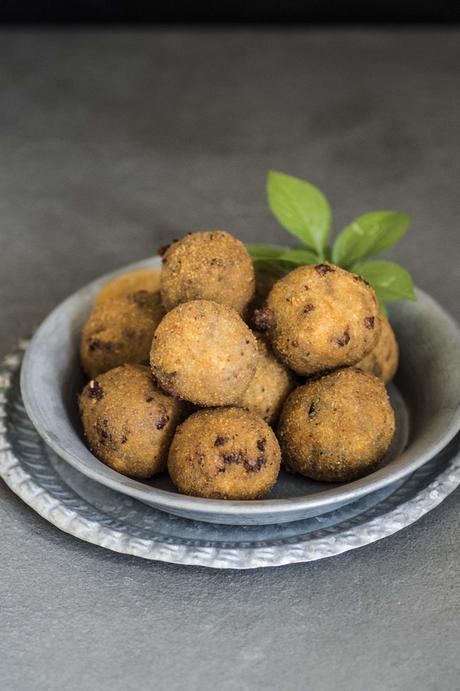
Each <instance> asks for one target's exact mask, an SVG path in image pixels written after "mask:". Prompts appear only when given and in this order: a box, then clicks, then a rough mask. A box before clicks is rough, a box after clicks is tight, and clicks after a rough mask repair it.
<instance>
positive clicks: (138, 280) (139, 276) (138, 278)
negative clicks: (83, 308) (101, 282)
mask: <svg viewBox="0 0 460 691" xmlns="http://www.w3.org/2000/svg"><path fill="white" fill-rule="evenodd" d="M160 273H161V270H160V269H138V270H137V271H130V272H129V273H126V274H123V275H122V276H118V277H117V278H114V279H113V280H112V281H109V283H106V284H105V286H104V287H103V288H101V290H100V291H99V293H98V294H97V296H96V305H99V304H100V303H101V302H103V301H104V300H107V299H109V298H118V297H120V296H122V295H129V293H135V292H136V291H137V290H147V291H148V292H149V293H156V292H157V291H158V290H160Z"/></svg>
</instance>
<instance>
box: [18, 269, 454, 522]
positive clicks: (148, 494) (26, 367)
mask: <svg viewBox="0 0 460 691" xmlns="http://www.w3.org/2000/svg"><path fill="white" fill-rule="evenodd" d="M160 263H161V260H160V258H159V257H158V256H155V257H151V258H149V259H144V260H141V261H138V262H134V263H131V264H128V265H126V266H124V267H121V268H119V269H117V270H115V271H112V272H110V273H108V274H105V275H104V276H100V277H99V278H97V279H95V280H93V281H91V282H90V283H88V284H86V285H85V286H83V287H81V288H80V289H78V290H77V291H75V292H74V293H72V295H70V296H69V297H67V298H66V299H65V300H63V301H62V302H61V303H59V304H58V305H57V306H56V307H55V308H54V309H53V310H52V311H51V312H50V313H49V314H48V315H47V316H46V317H45V319H44V320H43V321H42V322H41V324H40V326H39V327H38V329H37V330H36V332H35V334H34V335H33V337H32V339H31V341H30V343H29V346H28V348H27V350H26V353H25V355H24V359H23V362H22V366H21V373H20V387H21V393H22V398H23V403H24V407H25V410H26V412H27V414H28V416H29V418H30V419H31V421H32V423H33V425H34V427H35V429H36V430H37V432H38V433H39V435H40V436H41V437H42V439H43V440H44V441H45V443H46V444H47V445H48V446H49V447H50V448H51V449H52V450H53V451H54V452H55V453H56V454H57V455H58V456H60V457H61V458H62V459H63V460H65V461H66V462H68V463H69V464H70V465H72V466H73V467H74V468H75V469H76V470H78V471H80V472H81V473H83V474H84V475H86V476H87V477H89V478H90V479H92V480H95V481H96V482H99V483H100V484H102V485H104V486H106V487H109V488H110V489H113V490H115V491H118V492H122V493H123V494H127V495H129V496H132V497H133V498H135V499H139V500H140V501H143V502H146V503H148V504H150V505H154V506H155V507H156V508H159V509H161V510H164V511H167V512H169V513H176V514H182V515H185V513H194V514H195V515H197V514H202V515H203V516H211V515H212V516H215V515H219V514H220V515H221V516H222V517H224V516H226V517H231V516H234V517H235V518H236V517H239V516H240V515H241V514H246V515H248V516H251V517H254V518H257V517H258V516H260V517H262V516H264V515H266V514H267V513H269V514H270V515H274V516H276V515H277V514H279V515H281V514H284V515H287V514H291V513H292V514H296V515H297V516H298V515H299V513H302V512H305V513H307V512H312V511H318V510H321V512H325V511H327V510H328V508H329V507H335V506H337V505H338V504H341V505H343V504H346V503H348V502H350V501H354V500H356V499H359V498H360V497H362V496H364V495H366V494H368V493H370V492H374V491H377V490H379V489H383V488H384V487H387V486H388V485H390V484H392V483H396V482H397V481H398V480H400V479H401V478H403V477H405V476H406V475H409V474H410V473H411V472H413V471H414V470H416V469H417V468H419V467H420V466H421V465H423V464H424V463H426V462H427V461H428V460H430V459H431V458H433V457H434V456H435V455H436V454H437V453H439V451H441V450H442V449H443V448H444V447H445V446H446V444H448V443H449V442H450V441H451V440H452V439H453V437H454V436H455V435H456V433H457V432H458V431H459V429H460V402H459V403H458V405H457V406H456V407H455V409H454V410H453V411H452V416H451V418H450V420H449V422H448V423H447V424H446V427H445V429H444V430H443V432H442V433H441V434H439V435H438V437H437V439H436V440H435V441H434V442H433V443H432V444H429V445H428V446H427V448H426V449H425V450H424V451H421V452H420V453H417V454H416V455H415V457H414V458H412V459H411V460H410V457H411V456H413V455H414V454H413V453H410V450H411V444H409V446H408V447H407V449H406V450H405V451H404V452H403V453H402V454H401V455H400V456H399V457H397V458H396V459H395V460H394V461H392V462H391V464H389V465H387V466H384V467H383V468H380V469H378V470H376V471H374V472H373V473H371V474H369V475H367V476H364V477H362V478H360V479H358V480H354V481H352V482H349V483H346V484H343V485H339V486H334V487H331V488H330V489H325V490H324V491H321V492H318V493H317V494H312V495H304V496H297V497H290V498H274V499H254V500H229V499H206V498H202V497H192V496H188V495H185V494H179V493H173V492H170V491H168V490H164V489H160V488H157V487H154V486H152V485H147V484H145V483H142V482H141V481H139V480H135V479H133V478H130V477H127V476H125V475H121V474H120V473H118V472H116V471H115V470H112V468H110V467H108V466H106V465H105V464H104V463H103V462H102V461H100V460H99V459H98V458H97V457H96V456H94V454H92V453H91V451H90V450H89V449H88V448H87V447H84V448H85V449H86V450H87V452H88V453H89V454H90V455H91V456H92V457H93V459H94V467H93V466H87V465H86V464H85V463H84V462H82V461H81V460H80V459H79V457H78V455H77V454H75V453H74V452H72V451H71V450H69V449H67V448H65V447H64V446H63V445H62V444H60V443H59V441H58V438H54V437H53V435H50V434H49V432H48V431H47V429H46V426H45V425H44V420H43V417H42V415H41V413H40V409H39V408H37V407H36V406H35V404H34V396H33V394H32V391H31V387H30V385H31V382H32V377H31V372H32V368H33V358H34V350H35V348H36V345H37V343H39V341H40V338H41V336H42V334H43V332H44V331H45V329H46V327H47V325H48V324H49V323H50V321H51V320H52V319H53V318H54V316H55V314H56V313H58V312H59V311H61V310H64V309H65V307H66V305H68V304H69V303H71V302H73V301H75V300H77V299H78V297H80V298H82V297H83V294H86V293H88V292H91V293H92V294H94V295H95V294H96V292H97V290H98V289H99V288H100V287H101V286H102V285H104V284H105V283H107V282H108V281H110V280H111V279H113V278H116V277H117V276H120V275H122V274H124V273H127V272H129V271H135V270H136V269H143V268H159V266H160ZM416 293H417V298H418V301H419V302H421V303H426V304H427V306H429V307H431V308H434V309H435V310H436V311H437V312H438V314H439V316H440V318H442V319H444V320H445V322H446V324H447V325H449V326H450V329H451V330H452V333H455V337H456V339H457V341H458V349H457V352H458V353H459V363H458V364H459V367H460V330H459V328H458V326H457V324H456V322H455V321H454V319H453V318H452V317H451V316H450V315H449V314H448V313H447V312H446V311H445V310H444V309H443V308H442V307H441V306H440V305H439V303H437V302H436V301H435V300H434V299H433V298H432V297H431V296H429V295H428V294H427V293H425V292H424V291H423V290H421V289H418V288H417V289H416ZM69 424H70V423H69ZM81 444H82V445H83V441H81ZM408 459H409V460H408ZM204 520H206V519H204ZM214 520H215V519H214ZM292 520H296V518H293V519H292Z"/></svg>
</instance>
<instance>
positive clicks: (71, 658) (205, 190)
mask: <svg viewBox="0 0 460 691" xmlns="http://www.w3.org/2000/svg"><path fill="white" fill-rule="evenodd" d="M459 39H460V32H454V31H451V32H441V31H429V32H423V33H422V32H407V31H404V32H403V31H399V32H384V31H369V30H367V31H365V30H359V31H358V30H354V31H352V30H347V31H343V30H341V31H334V30H329V31H317V30H316V31H311V32H307V31H305V32H300V31H298V32H281V31H272V32H260V31H259V32H256V33H254V32H250V31H249V30H244V31H243V30H241V31H238V32H223V31H214V32H211V31H206V32H204V31H202V32H193V33H192V32H177V31H175V32H160V31H144V32H134V31H133V32H129V31H126V30H124V31H121V30H120V31H117V32H107V31H106V32H96V31H94V30H89V31H85V32H70V31H65V32H58V31H56V30H52V31H51V30H50V31H43V32H40V33H33V32H26V31H24V30H21V31H17V32H11V33H10V32H5V31H3V32H2V33H0V242H1V246H0V250H1V253H0V256H1V269H0V313H1V317H2V322H1V323H2V327H1V329H0V350H1V354H2V355H3V354H6V353H7V352H8V350H9V349H11V348H12V346H13V345H14V343H15V341H16V339H18V338H19V337H21V336H23V335H25V334H29V333H31V331H32V330H33V328H34V326H35V325H37V324H38V323H39V322H40V320H41V319H42V318H43V317H44V316H45V315H46V314H47V312H48V311H49V310H50V309H51V308H52V307H53V306H54V305H55V304H56V303H57V302H59V301H60V300H61V299H62V298H64V297H65V296H66V295H68V294H69V293H71V292H72V291H74V290H75V289H76V288H78V287H79V286H81V285H83V284H84V283H86V282H87V281H89V280H90V279H92V278H94V277H96V276H98V275H100V274H102V273H105V272H107V271H110V270H111V269H114V268H116V267H118V266H120V265H122V264H125V263H127V262H130V261H134V260H136V259H140V258H142V257H145V256H147V255H149V254H152V253H154V252H155V249H156V248H157V246H158V245H161V244H164V243H165V242H167V241H168V240H170V239H171V238H172V237H176V236H178V235H181V234H182V233H184V232H186V231H189V230H198V229H205V228H206V229H209V228H226V229H228V230H230V231H232V232H234V233H235V234H236V235H238V236H239V237H241V238H243V239H245V240H253V241H276V242H282V241H283V240H284V236H283V233H282V231H281V230H280V229H279V228H278V227H277V225H276V222H275V221H274V219H272V218H271V216H270V214H269V212H268V210H267V208H266V203H265V193H264V186H265V174H266V170H267V169H268V168H276V169H280V170H283V171H285V172H289V173H291V174H294V175H299V176H303V177H305V178H307V179H309V180H311V181H312V182H314V183H316V184H318V185H319V186H320V187H321V188H322V189H323V190H324V191H325V192H326V193H327V195H328V196H329V199H330V201H331V203H332V206H333V209H334V210H335V223H336V225H335V227H336V229H338V228H340V226H341V225H342V224H344V223H345V222H347V221H349V220H350V219H351V218H353V217H354V216H355V215H358V214H359V213H362V212H364V211H368V210H372V209H378V208H394V209H398V210H402V211H408V212H410V213H411V214H412V216H413V221H414V222H413V227H412V229H411V230H410V231H409V233H408V235H407V236H406V238H404V239H403V240H402V241H401V242H400V243H399V245H398V246H397V247H396V248H395V249H394V250H393V251H392V252H391V253H390V255H389V256H391V257H393V258H396V259H397V260H399V261H401V262H402V263H403V264H404V265H405V266H407V268H408V269H409V270H410V271H411V272H412V275H413V277H414V279H415V281H416V283H417V284H418V285H419V286H421V287H423V288H424V289H426V290H427V291H428V292H430V293H431V294H432V295H433V296H434V297H435V298H437V299H438V300H439V301H440V302H441V303H442V304H443V305H444V306H445V307H446V308H447V309H448V310H449V311H450V312H451V313H452V314H453V315H454V316H456V317H457V318H458V317H459V315H460V308H459V300H458V298H459V273H460V261H459V259H460V252H459V239H458V238H459V228H458V219H459V203H458V199H459V181H460V174H459V173H460V151H459V130H458V114H459V112H460V90H459V88H458V86H459V67H458V65H459V64H460V40H459ZM458 497H459V494H458V492H457V493H456V494H454V495H452V496H451V497H449V498H448V499H447V500H446V501H445V502H444V503H443V504H442V505H441V506H440V507H439V508H437V509H436V510H435V511H433V512H432V513H430V514H429V515H427V516H425V517H424V518H423V519H422V520H420V521H419V522H418V523H416V524H415V525H413V526H412V527H411V528H408V529H406V530H404V531H402V532H401V533H399V534H397V535H395V536H393V537H391V538H388V539H386V540H384V541H382V542H380V543H377V544H375V545H372V546H369V547H367V548H364V549H362V550H359V551H356V552H351V553H349V554H345V555H343V556H341V557H337V558H333V559H329V560H326V561H322V562H318V563H312V564H308V565H298V566H291V567H283V568H279V569H266V570H258V571H254V572H241V573H238V572H221V571H210V570H205V569H201V568H185V567H184V568H182V567H178V566H172V565H167V564H160V563H149V562H143V561H141V560H140V559H135V558H128V557H123V556H118V555H116V554H111V553H109V552H105V551H104V550H102V549H99V548H96V547H93V546H90V545H87V544H85V543H83V542H79V541H78V540H76V539H74V538H71V537H68V536H66V535H64V534H63V533H60V532H59V531H58V530H57V529H55V528H54V527H52V526H50V525H48V524H47V523H45V522H44V521H43V520H42V519H40V518H39V517H38V516H36V515H35V514H34V513H32V511H30V510H29V509H28V508H27V507H26V506H24V505H23V504H22V503H21V502H20V501H19V500H18V499H16V498H15V497H14V496H13V495H12V494H11V493H10V492H9V491H8V490H7V489H6V488H5V487H4V486H3V485H1V486H0V525H1V532H0V546H1V560H0V571H1V575H0V598H1V611H2V618H1V634H0V678H1V679H2V683H1V685H2V689H5V690H7V689H8V690H9V689H14V690H16V689H18V690H20V691H28V690H29V689H30V690H32V689H33V690H34V691H35V690H37V689H39V690H40V691H41V690H45V689H63V688H65V689H66V691H72V690H74V689H75V690H77V689H78V690H80V689H96V690H99V689H101V690H105V689H110V690H111V691H113V690H118V689H120V690H121V689H123V690H125V689H127V690H129V689H147V688H158V689H183V688H187V689H188V688H190V689H198V688H200V689H214V688H220V689H229V690H230V689H232V690H233V689H235V690H236V689H241V688H247V689H256V688H267V689H283V690H284V689H286V690H289V689H295V690H296V689H304V688H314V689H320V690H325V689H334V688H337V689H341V690H342V689H344V690H346V691H347V690H350V691H358V690H362V691H369V690H371V691H372V690H374V689H376V690H379V691H380V690H385V691H387V690H393V689H398V690H399V689H401V690H402V689H404V691H411V690H412V689H414V688H417V689H421V690H428V689H433V691H434V690H436V691H437V690H438V689H442V690H443V691H449V690H451V689H452V690H453V689H457V688H458V678H459V677H458V675H459V672H460V669H459V661H458V659H459V658H458V649H459V643H460V627H459V618H458V615H459V585H460V579H459V570H460V569H459V566H460V558H459V549H458V535H459V529H460V518H459V514H458Z"/></svg>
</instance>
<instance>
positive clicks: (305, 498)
mask: <svg viewBox="0 0 460 691" xmlns="http://www.w3.org/2000/svg"><path fill="white" fill-rule="evenodd" d="M150 266H152V267H155V266H159V259H158V258H153V259H149V260H146V261H143V262H139V263H137V264H133V265H130V266H126V267H124V268H123V269H120V270H119V271H117V272H114V273H113V274H109V275H107V276H104V277H102V278H100V279H98V280H97V281H94V282H93V283H90V284H89V285H88V286H86V287H84V288H82V289H81V290H79V291H78V292H77V293H75V294H74V295H72V296H71V297H69V298H68V299H67V300H65V301H64V302H63V303H62V304H61V305H59V306H58V307H57V308H56V309H55V310H53V312H51V314H50V315H49V316H48V317H47V318H46V319H45V321H44V322H43V323H42V324H41V326H40V327H39V329H38V330H37V332H36V334H35V336H34V338H33V339H32V342H31V344H30V346H29V348H28V350H27V353H26V355H25V358H24V362H23V366H22V371H21V388H22V395H23V399H24V404H25V406H26V409H27V412H28V414H29V416H30V418H31V420H32V422H33V423H34V425H35V427H36V428H37V430H38V432H39V433H40V434H41V436H42V437H43V439H44V440H45V441H46V443H47V444H48V445H49V446H50V447H51V448H52V449H53V450H54V451H55V452H56V453H57V454H59V456H61V457H62V458H63V459H65V460H66V461H68V462H69V463H70V464H71V465H72V466H74V467H75V468H76V469H77V470H79V471H80V472H82V473H83V474H85V475H87V476H88V477H90V478H92V479H93V480H96V481H98V482H100V483H101V484H103V485H105V486H107V487H110V488H112V489H114V490H118V491H119V492H122V493H123V494H127V495H130V496H132V497H135V498H136V499H139V500H141V501H143V502H145V503H146V504H150V505H151V506H154V507H156V508H158V509H162V510H163V511H167V512H169V513H173V514H177V515H179V516H184V517H187V518H193V519H195V520H203V521H209V522H214V523H230V524H231V523H233V524H242V525H244V524H246V525H250V524H268V523H278V522H286V521H293V520H297V519H303V518H308V517H311V516H315V515H320V514H322V513H326V512H328V511H331V510H333V509H337V508H339V507H340V506H343V505H345V504H347V503H349V502H351V501H355V500H357V499H358V498H359V497H362V496H364V495H366V494H369V493H370V492H374V491H376V490H379V489H382V488H383V487H387V488H388V489H389V490H391V486H395V487H396V486H398V485H399V484H400V483H401V482H402V481H403V480H404V478H405V477H406V476H407V475H408V474H410V473H412V472H413V471H414V470H415V469H416V468H418V467H419V466H421V465H422V464H423V463H425V462H426V461H428V460H429V459H430V458H432V457H433V456H434V455H435V454H436V453H437V452H438V451H440V450H441V449H442V448H443V447H444V446H445V445H446V444H447V442H448V441H449V440H450V439H452V437H453V436H454V435H455V434H456V432H457V431H458V429H459V427H460V334H459V331H458V329H457V326H456V325H455V323H454V322H453V321H452V320H451V318H450V317H449V316H448V315H447V314H446V313H445V312H444V311H443V310H442V309H441V307H440V306H439V305H437V304H436V302H434V301H433V300H432V299H431V298H430V297H429V296H428V295H426V294H425V293H423V292H422V291H417V295H418V300H417V302H415V303H409V302H404V303H395V304H394V306H393V307H392V310H391V315H390V316H391V322H392V325H393V327H394V329H395V332H396V335H397V338H398V341H399V344H400V349H401V363H400V368H399V372H398V376H397V379H396V386H393V385H392V387H391V391H390V393H391V396H392V400H393V405H394V406H395V409H396V417H397V434H396V438H395V441H394V444H393V447H392V449H391V450H390V452H389V454H388V456H387V458H386V459H384V462H383V463H382V465H381V467H380V468H379V469H378V470H376V471H375V472H373V473H372V474H370V475H368V476H367V477H365V478H362V479H360V480H357V481H355V482H350V483H348V484H345V485H326V484H322V483H315V482H310V481H308V480H307V479H305V478H301V477H294V476H289V475H288V474H285V473H283V472H282V473H281V475H280V479H279V481H278V483H277V485H276V487H275V488H274V490H273V492H272V494H271V495H270V496H269V497H268V498H267V499H262V500H258V501H223V500H215V499H201V498H197V497H187V496H184V495H180V494H177V493H176V492H175V490H174V488H173V486H172V485H171V483H170V482H169V480H168V478H167V476H166V475H160V476H157V477H155V478H153V480H152V481H151V482H149V483H144V482H139V481H137V480H133V479H130V478H127V477H124V476H123V475H120V474H119V473H117V472H115V471H114V470H111V469H110V468H108V467H107V466H105V465H104V464H103V463H101V462H100V461H99V460H98V459H97V458H95V456H93V454H92V453H91V452H90V451H89V449H88V448H87V447H86V446H85V443H84V440H83V436H82V430H81V426H80V422H79V419H78V411H77V404H76V399H77V393H78V391H79V390H80V389H81V387H82V386H83V383H84V382H83V377H82V374H81V371H80V367H79V361H78V351H79V339H80V331H81V328H82V325H83V323H84V321H85V319H86V317H87V316H88V313H89V312H90V310H91V308H92V306H93V303H94V297H95V295H96V294H97V292H98V291H99V289H100V288H101V286H102V285H103V284H104V283H106V282H107V281H108V280H110V279H111V278H113V277H115V276H116V275H119V274H121V273H124V272H126V271H130V270H132V269H137V268H144V267H150Z"/></svg>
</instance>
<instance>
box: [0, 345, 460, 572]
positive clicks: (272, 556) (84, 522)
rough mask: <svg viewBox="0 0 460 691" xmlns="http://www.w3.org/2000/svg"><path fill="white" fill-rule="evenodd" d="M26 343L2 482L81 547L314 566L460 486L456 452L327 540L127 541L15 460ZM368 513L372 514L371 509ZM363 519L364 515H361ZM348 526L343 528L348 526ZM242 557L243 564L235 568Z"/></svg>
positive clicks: (1, 386) (190, 561)
mask: <svg viewBox="0 0 460 691" xmlns="http://www.w3.org/2000/svg"><path fill="white" fill-rule="evenodd" d="M25 345H26V342H22V343H21V344H20V346H19V347H18V349H17V350H16V351H15V352H14V353H12V354H10V355H9V356H7V357H6V358H5V360H4V363H3V366H2V369H1V371H0V476H1V477H2V478H3V480H4V481H5V483H6V484H7V485H8V487H9V488H10V489H11V490H12V491H13V492H14V493H15V494H16V495H17V496H18V497H19V498H20V499H22V501H24V502H25V503H26V504H27V505H28V506H30V507H31V508H32V509H33V510H34V511H35V512H36V513H38V514H39V515H40V516H42V518H44V519H45V520H47V521H48V522H49V523H51V524H53V525H54V526H56V527H57V528H59V529H60V530H62V531H63V532H65V533H68V534H70V535H73V536H74V537H77V538H79V539H81V540H83V541H85V542H88V543H91V544H94V545H98V546H100V547H104V548H106V549H109V550H111V551H113V552H118V553H121V554H128V555H132V556H136V557H141V558H144V559H147V560H152V561H162V562H168V563H173V564H178V565H188V566H205V567H210V568H216V569H238V570H244V569H253V568H261V567H269V566H270V567H274V566H283V565H287V564H294V563H305V562H310V561H317V560H319V559H324V558H328V557H332V556H336V555H338V554H342V553H343V552H347V551H350V550H354V549H358V548H359V547H363V546H365V545H368V544H372V543H373V542H377V541H379V540H381V539H383V538H385V537H388V536H390V535H392V534H394V533H396V532H398V531H399V530H402V529H403V528H405V527H408V526H409V525H411V524H412V523H414V522H415V521H417V520H418V519H419V518H421V517H422V516H423V515H425V514H426V513H428V512H429V511H431V510H432V509H434V508H435V507H436V506H438V505H439V504H440V503H441V502H442V501H443V500H444V499H445V498H446V497H447V496H448V495H449V494H451V493H452V492H453V491H454V490H455V489H456V488H457V487H458V486H459V485H460V452H459V453H457V454H456V456H455V457H454V458H452V459H451V461H450V463H449V466H448V467H447V468H446V469H445V470H443V471H442V472H441V473H440V474H439V475H438V476H437V477H436V478H435V479H434V480H433V481H432V482H431V483H429V484H428V485H427V486H426V487H424V488H423V489H422V490H421V491H420V492H419V493H418V494H417V495H416V496H415V497H414V498H411V499H409V500H407V501H403V502H402V503H401V504H399V505H397V506H396V507H395V508H394V509H392V510H390V511H388V512H386V513H385V514H384V516H381V515H380V516H377V517H375V518H373V519H370V520H368V521H366V522H364V523H362V524H360V525H353V526H352V527H351V528H350V527H349V528H347V529H344V530H342V531H341V530H340V525H339V526H337V530H336V532H335V534H332V535H331V534H330V535H328V536H327V537H321V538H319V537H318V538H312V539H306V540H301V539H299V540H298V542H297V543H295V542H293V543H291V542H289V543H286V542H285V543H283V545H282V546H277V548H276V549H275V548H274V547H275V546H274V545H273V546H270V545H266V544H265V545H261V546H260V547H259V546H258V547H251V548H244V547H238V548H228V547H215V546H213V547H209V546H207V547H206V548H203V547H197V546H194V545H187V544H183V545H177V544H175V545H171V544H170V543H167V542H161V541H154V540H147V539H141V538H137V537H127V536H126V534H123V533H121V532H119V531H115V530H112V529H110V528H107V527H105V526H102V525H100V524H99V523H97V522H96V521H91V520H88V519H86V518H82V516H80V515H79V514H78V512H77V511H75V510H72V509H69V507H67V506H64V505H62V504H61V503H60V502H59V500H57V499H56V498H54V497H52V495H51V494H50V493H49V492H48V491H47V490H46V489H44V488H43V487H41V486H40V485H39V484H38V483H37V482H36V481H35V480H34V479H33V478H32V477H31V476H30V474H29V473H27V472H26V471H25V470H24V469H23V468H22V467H21V463H20V461H19V459H18V458H17V457H16V456H15V455H14V453H13V450H12V448H11V444H10V442H9V439H8V436H7V425H6V416H7V411H6V404H7V398H8V391H9V388H10V385H11V375H12V374H13V373H14V372H15V370H16V369H17V368H18V367H19V365H20V361H21V358H22V351H23V350H24V348H25ZM371 511H372V509H371ZM364 515H365V514H364ZM347 523H349V522H347V521H346V522H345V525H347ZM243 553H244V563H241V561H240V562H239V563H236V559H241V556H242V554H243Z"/></svg>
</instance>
